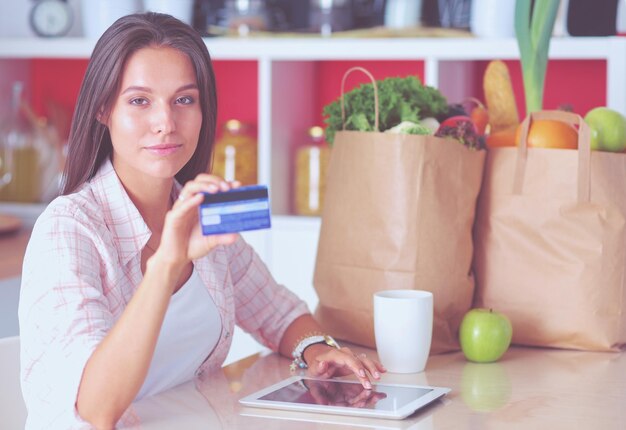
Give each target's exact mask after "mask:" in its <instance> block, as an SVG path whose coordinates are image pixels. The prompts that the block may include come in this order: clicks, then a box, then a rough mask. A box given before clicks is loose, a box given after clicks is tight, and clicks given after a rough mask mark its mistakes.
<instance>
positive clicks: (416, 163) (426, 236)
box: [313, 68, 485, 353]
mask: <svg viewBox="0 0 626 430" xmlns="http://www.w3.org/2000/svg"><path fill="white" fill-rule="evenodd" d="M359 70H362V69H360V68H359ZM348 73H350V71H348ZM348 73H346V76H347V74H348ZM346 76H344V82H345V78H346ZM368 76H370V79H372V81H373V82H374V79H373V77H372V76H371V75H369V73H368ZM374 89H375V90H376V87H375V82H374ZM342 93H343V84H342ZM375 95H376V91H375ZM377 105H378V103H377V102H376V106H377ZM377 115H378V112H376V116H377ZM377 119H378V118H377ZM375 129H376V130H378V122H376V125H375ZM484 153H485V151H476V150H470V149H468V148H467V147H465V146H463V145H461V144H460V143H458V142H455V141H451V140H448V139H442V138H437V137H432V136H416V135H401V134H392V133H380V132H358V131H340V132H338V133H337V134H336V137H335V143H334V147H333V150H332V155H331V159H330V163H329V167H328V176H327V188H326V196H325V199H326V200H325V205H324V209H323V212H322V225H321V232H320V240H319V245H318V251H317V259H316V266H315V274H314V281H313V283H314V286H315V289H316V291H317V294H318V296H319V305H318V308H317V309H316V312H315V316H316V318H317V319H318V321H319V322H320V323H321V325H322V326H323V328H324V329H325V330H327V331H328V332H329V333H330V334H332V335H333V336H336V337H338V338H340V339H344V340H348V341H350V342H354V343H357V344H361V345H365V346H369V347H375V340H374V328H373V327H374V322H373V294H374V293H375V292H376V291H380V290H386V289H418V290H427V291H431V292H432V293H433V295H434V311H435V317H434V318H435V319H434V324H433V340H432V346H431V352H432V353H439V352H444V351H450V350H455V349H458V342H457V331H458V326H459V324H460V322H461V319H462V317H463V315H464V314H465V312H466V311H467V310H468V309H469V308H470V306H471V303H472V297H473V292H474V279H473V275H472V273H471V262H472V225H473V222H474V212H475V206H476V199H477V196H478V192H479V190H480V183H481V178H482V171H483V163H484V156H485V154H484ZM407 336H410V333H407Z"/></svg>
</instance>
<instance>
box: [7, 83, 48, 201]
mask: <svg viewBox="0 0 626 430" xmlns="http://www.w3.org/2000/svg"><path fill="white" fill-rule="evenodd" d="M23 92H24V84H23V83H22V82H19V81H18V82H15V83H14V84H13V91H12V97H11V109H10V111H9V114H8V116H7V117H6V119H5V120H4V121H3V123H2V125H1V126H0V185H3V186H1V187H0V200H4V201H13V202H21V203H32V202H37V201H39V197H40V192H41V190H40V189H41V180H40V179H41V178H40V172H39V151H38V149H37V147H36V145H35V136H36V130H35V127H34V126H33V124H31V122H30V120H29V119H28V118H27V117H26V115H25V113H24V105H25V103H26V102H25V101H24V100H23Z"/></svg>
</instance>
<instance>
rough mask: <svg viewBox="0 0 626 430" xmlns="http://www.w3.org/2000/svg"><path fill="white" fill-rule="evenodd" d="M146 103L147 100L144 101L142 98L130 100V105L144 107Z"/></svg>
mask: <svg viewBox="0 0 626 430" xmlns="http://www.w3.org/2000/svg"><path fill="white" fill-rule="evenodd" d="M147 103H148V100H146V99H144V98H143V97H135V98H134V99H131V100H130V104H131V105H145V104H147Z"/></svg>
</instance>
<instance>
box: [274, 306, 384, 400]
mask: <svg viewBox="0 0 626 430" xmlns="http://www.w3.org/2000/svg"><path fill="white" fill-rule="evenodd" d="M323 332H324V331H323V330H322V328H321V327H320V325H319V324H318V323H317V321H315V319H313V316H312V315H311V314H307V315H302V316H301V317H299V318H296V319H295V320H294V321H293V322H292V323H291V324H290V325H289V327H287V330H285V334H284V335H283V337H282V339H281V341H280V349H279V351H280V353H281V354H282V355H284V356H285V357H289V358H292V357H291V353H292V351H293V350H294V348H295V347H296V346H297V344H298V342H299V341H300V340H301V339H303V338H305V337H307V336H310V335H312V334H320V333H323ZM303 356H304V361H305V362H306V363H307V365H308V366H309V367H308V369H309V373H311V374H312V375H314V376H317V377H323V378H330V377H333V376H342V375H349V374H351V373H354V374H355V375H356V376H357V378H359V381H361V384H362V385H363V387H365V388H366V389H370V388H372V385H371V383H370V380H369V378H368V376H367V374H368V373H369V374H370V375H372V376H373V377H374V378H375V379H380V373H381V372H385V368H384V367H383V366H382V364H380V363H379V362H378V361H376V360H372V359H370V358H368V357H367V356H366V355H365V354H359V355H358V356H357V355H355V354H354V353H353V352H352V350H350V348H347V347H343V348H339V349H336V348H333V347H330V346H328V345H326V344H324V343H317V344H313V345H311V346H309V347H308V348H306V349H305V350H304V353H303Z"/></svg>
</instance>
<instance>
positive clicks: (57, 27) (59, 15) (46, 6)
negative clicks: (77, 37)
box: [30, 0, 74, 37]
mask: <svg viewBox="0 0 626 430" xmlns="http://www.w3.org/2000/svg"><path fill="white" fill-rule="evenodd" d="M73 18H74V14H73V13H72V8H71V7H70V6H69V4H67V1H66V0H36V3H35V4H34V5H33V7H32V9H31V11H30V26H31V28H32V29H33V31H34V32H35V33H36V34H37V35H38V36H42V37H59V36H64V35H65V34H67V32H68V31H69V29H70V27H71V26H72V21H73Z"/></svg>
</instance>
